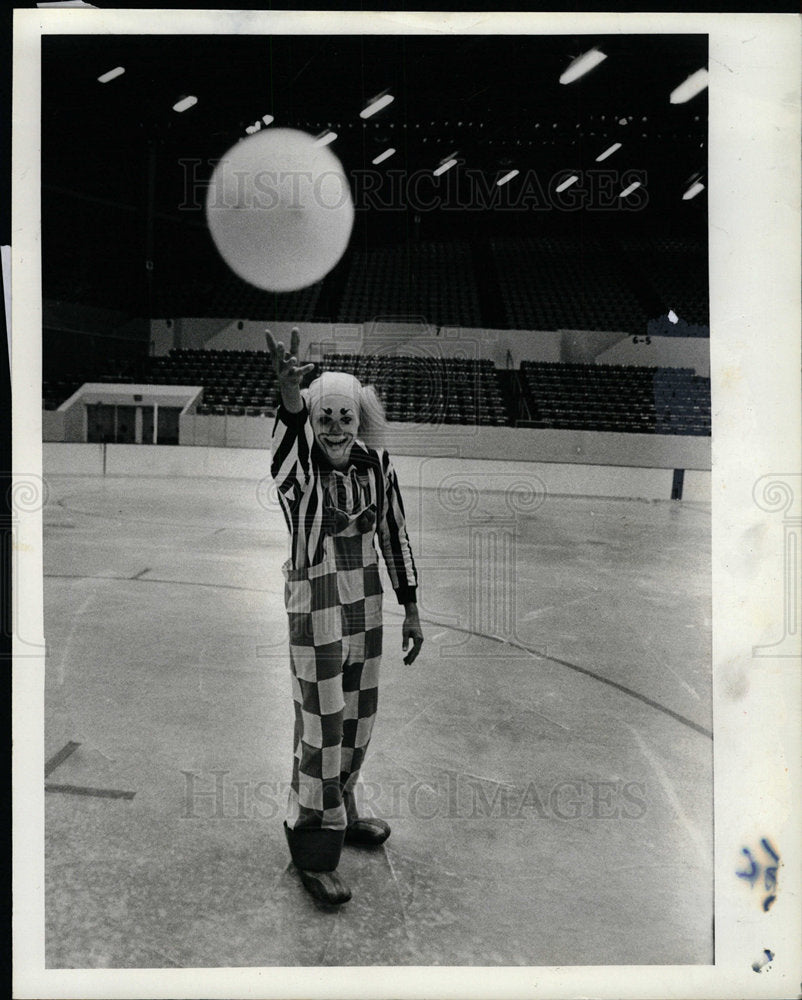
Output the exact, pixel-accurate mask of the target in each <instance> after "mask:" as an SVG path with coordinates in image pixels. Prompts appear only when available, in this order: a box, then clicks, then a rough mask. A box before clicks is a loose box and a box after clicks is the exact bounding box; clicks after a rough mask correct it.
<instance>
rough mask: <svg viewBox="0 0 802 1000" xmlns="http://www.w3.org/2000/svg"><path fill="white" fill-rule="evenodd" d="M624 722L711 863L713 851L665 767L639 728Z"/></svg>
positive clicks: (676, 810)
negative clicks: (683, 805)
mask: <svg viewBox="0 0 802 1000" xmlns="http://www.w3.org/2000/svg"><path fill="white" fill-rule="evenodd" d="M624 724H625V725H626V727H627V729H629V731H630V732H631V733H632V735H633V736H634V737H635V739H636V741H637V743H638V746H639V747H640V749H641V753H642V754H643V756H644V757H645V758H646V760H647V761H648V762H649V764H650V765H651V768H652V770H653V771H654V773H655V774H656V775H657V780H658V781H659V782H660V785H661V786H662V789H663V792H664V794H665V797H666V798H667V799H668V801H669V804H670V805H671V808H672V809H673V810H674V812H675V813H676V814H677V816H679V818H680V821H681V822H682V825H683V826H684V827H685V832H686V833H687V834H688V836H689V837H690V839H691V840H692V841H693V844H694V846H695V847H696V849H697V851H698V852H699V857H700V858H701V859H702V861H703V862H704V863H705V864H709V863H710V861H711V851H710V849H709V848H708V847H707V846H706V845H705V840H704V837H703V836H702V835H701V833H700V832H699V831H698V830H697V828H696V826H695V825H694V824H693V822H692V820H690V819H689V818H688V816H687V815H686V814H685V810H684V809H683V808H682V803H681V802H680V799H679V796H678V795H677V793H676V792H675V791H674V786H673V784H672V783H671V779H670V778H669V776H668V775H667V774H666V772H665V770H664V769H663V765H662V764H661V763H660V761H659V760H658V759H657V757H656V756H655V755H654V754H653V753H652V751H651V750H650V749H649V747H648V745H647V744H646V741H645V740H644V739H643V738H642V737H641V735H640V733H639V732H638V730H637V729H635V727H634V726H630V725H629V723H624Z"/></svg>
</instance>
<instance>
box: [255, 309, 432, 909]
mask: <svg viewBox="0 0 802 1000" xmlns="http://www.w3.org/2000/svg"><path fill="white" fill-rule="evenodd" d="M265 336H266V340H267V347H268V351H269V352H270V354H271V356H272V359H273V364H274V366H275V370H276V375H277V376H278V382H279V389H280V393H281V403H280V405H279V408H278V412H277V414H276V423H275V426H274V429H273V440H272V463H271V473H272V475H273V478H274V480H275V482H276V486H277V488H278V493H279V498H280V501H281V506H282V510H283V512H284V517H285V520H286V522H287V527H288V529H289V533H290V557H289V559H288V560H287V561H286V563H285V564H284V566H283V567H282V570H283V573H284V578H285V588H284V594H285V605H286V608H287V615H288V618H289V633H290V666H291V673H292V688H293V699H294V703H295V735H294V745H295V757H294V765H293V772H292V782H291V786H290V793H289V801H288V808H287V815H286V819H285V823H284V829H285V832H286V835H287V841H288V843H289V848H290V854H291V856H292V860H293V862H294V864H295V867H296V869H297V870H298V872H299V874H300V876H301V880H302V882H303V884H304V886H305V887H306V889H307V890H308V891H309V892H310V893H311V894H312V895H313V896H315V898H317V899H319V900H322V901H323V902H326V903H335V904H337V903H344V902H346V901H347V900H348V899H350V898H351V892H350V889H349V888H348V887H347V886H346V885H345V883H344V882H343V880H342V878H341V877H340V876H339V874H338V873H337V865H338V862H339V859H340V853H341V851H342V847H343V844H344V843H345V844H353V845H357V846H360V845H361V846H376V845H378V844H381V843H383V842H384V841H385V840H386V839H387V837H389V835H390V827H389V826H388V824H387V823H386V822H384V820H381V819H377V818H374V817H360V816H359V814H358V812H357V807H356V787H357V782H358V780H359V774H360V769H361V767H362V762H363V761H364V758H365V754H366V752H367V749H368V744H369V742H370V736H371V732H372V729H373V722H374V719H375V716H376V705H377V696H378V679H379V664H380V660H381V653H382V584H381V580H380V577H379V559H378V551H377V546H376V542H377V541H378V547H379V548H380V549H381V552H382V555H383V557H384V562H385V565H386V567H387V572H388V575H389V577H390V581H391V583H392V586H393V589H394V590H395V593H396V597H397V599H398V602H399V604H401V605H403V607H404V609H405V617H404V625H403V629H402V636H403V649H404V650H407V649H409V644H410V642H411V643H412V648H411V649H409V652H408V653H407V655H406V656H405V658H404V662H405V663H412V661H413V660H414V659H415V658H416V657H417V655H418V652H419V651H420V648H421V646H422V644H423V635H422V633H421V627H420V620H419V617H418V609H417V604H416V588H417V574H416V570H415V563H414V560H413V558H412V551H411V549H410V545H409V538H408V536H407V531H406V525H405V519H404V507H403V503H402V501H401V494H400V492H399V489H398V481H397V478H396V474H395V471H394V469H393V467H392V465H391V464H390V459H389V457H388V455H387V452H386V451H384V449H381V448H379V449H376V448H373V447H369V446H368V445H366V444H365V442H364V440H363V438H366V437H368V436H370V435H375V434H376V432H377V431H380V430H381V428H382V426H383V424H384V414H383V410H382V407H381V403H380V402H379V400H378V398H377V396H376V393H375V391H374V390H373V388H372V387H371V386H363V385H361V384H360V382H359V381H358V380H357V379H356V378H354V376H353V375H348V374H346V373H344V372H324V373H323V375H321V376H320V378H318V379H317V380H316V381H314V382H313V383H312V384H311V386H310V387H309V388H308V389H304V390H302V389H301V387H300V383H301V379H302V378H303V377H304V375H305V374H306V373H307V372H309V371H311V370H312V368H313V367H314V366H313V365H299V363H298V359H297V354H298V330H297V328H296V329H293V331H292V335H291V339H290V350H289V351H285V349H284V345H283V344H282V343H275V342H274V341H273V338H272V336H271V335H270V332H269V331H266V334H265Z"/></svg>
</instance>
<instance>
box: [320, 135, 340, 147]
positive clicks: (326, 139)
mask: <svg viewBox="0 0 802 1000" xmlns="http://www.w3.org/2000/svg"><path fill="white" fill-rule="evenodd" d="M336 138H337V133H336V132H323V133H321V134H320V135H319V136H318V137H317V139H316V140H315V145H316V146H328V144H329V143H330V142H334V140H335V139H336Z"/></svg>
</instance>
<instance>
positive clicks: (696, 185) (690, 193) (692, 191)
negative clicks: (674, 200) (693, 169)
mask: <svg viewBox="0 0 802 1000" xmlns="http://www.w3.org/2000/svg"><path fill="white" fill-rule="evenodd" d="M704 189H705V186H704V184H702V182H701V181H694V182H693V184H691V186H690V187H689V188H688V190H687V191H686V192H685V194H684V195H683V196H682V200H683V201H690V200H691V198H695V197H696V196H697V194H701V193H702V191H704Z"/></svg>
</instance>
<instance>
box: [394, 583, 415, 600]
mask: <svg viewBox="0 0 802 1000" xmlns="http://www.w3.org/2000/svg"><path fill="white" fill-rule="evenodd" d="M417 592H418V588H417V587H396V588H395V596H396V597H397V598H398V603H399V604H413V603H414V602H415V601H416V600H417V596H416V595H417Z"/></svg>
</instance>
